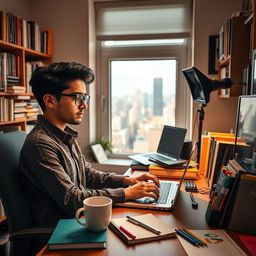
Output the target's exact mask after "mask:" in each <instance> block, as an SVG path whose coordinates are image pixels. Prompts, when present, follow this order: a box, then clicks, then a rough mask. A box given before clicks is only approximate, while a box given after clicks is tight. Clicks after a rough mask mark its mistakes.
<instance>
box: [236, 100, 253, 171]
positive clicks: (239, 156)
mask: <svg viewBox="0 0 256 256" xmlns="http://www.w3.org/2000/svg"><path fill="white" fill-rule="evenodd" d="M238 139H239V140H240V141H242V143H245V145H247V146H246V147H239V142H238V141H239V140H238ZM240 145H241V144H240ZM242 145H243V144H242ZM234 153H235V155H234V157H235V159H236V160H237V162H238V163H239V164H240V165H241V166H242V167H243V168H244V169H245V170H246V171H249V172H255V171H256V95H247V96H240V97H239V100H238V108H237V118H236V143H235V150H234Z"/></svg>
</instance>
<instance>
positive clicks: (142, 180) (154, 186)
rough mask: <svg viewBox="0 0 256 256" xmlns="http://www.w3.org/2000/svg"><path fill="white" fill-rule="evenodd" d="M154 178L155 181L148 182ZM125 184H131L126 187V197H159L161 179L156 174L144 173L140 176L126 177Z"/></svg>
mask: <svg viewBox="0 0 256 256" xmlns="http://www.w3.org/2000/svg"><path fill="white" fill-rule="evenodd" d="M148 180H152V181H153V182H148ZM124 185H131V186H130V187H128V188H125V189H124V192H125V199H126V200H128V199H138V198H142V197H145V196H149V197H152V198H154V199H157V198H158V197H159V185H160V183H159V180H158V178H157V177H156V176H154V175H151V174H149V173H144V174H142V175H140V176H138V177H125V178H124Z"/></svg>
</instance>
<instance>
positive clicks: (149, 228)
mask: <svg viewBox="0 0 256 256" xmlns="http://www.w3.org/2000/svg"><path fill="white" fill-rule="evenodd" d="M126 217H127V219H128V221H130V222H131V223H133V224H135V225H138V226H141V227H143V228H145V229H147V230H149V231H151V232H153V233H155V234H158V235H159V234H160V233H161V231H160V230H157V229H155V228H153V227H150V226H149V225H147V224H145V223H143V222H141V221H139V220H136V219H134V218H133V217H131V216H126Z"/></svg>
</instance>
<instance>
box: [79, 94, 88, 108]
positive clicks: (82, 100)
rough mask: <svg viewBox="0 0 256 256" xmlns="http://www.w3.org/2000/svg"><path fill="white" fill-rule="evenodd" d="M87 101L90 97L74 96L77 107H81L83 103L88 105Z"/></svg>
mask: <svg viewBox="0 0 256 256" xmlns="http://www.w3.org/2000/svg"><path fill="white" fill-rule="evenodd" d="M89 99H90V96H89V95H87V94H77V95H76V105H77V106H79V107H80V106H81V105H83V103H85V104H86V105H88V103H89Z"/></svg>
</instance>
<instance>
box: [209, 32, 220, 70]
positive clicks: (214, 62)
mask: <svg viewBox="0 0 256 256" xmlns="http://www.w3.org/2000/svg"><path fill="white" fill-rule="evenodd" d="M218 52H219V35H210V36H209V56H208V74H209V75H216V74H218Z"/></svg>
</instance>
